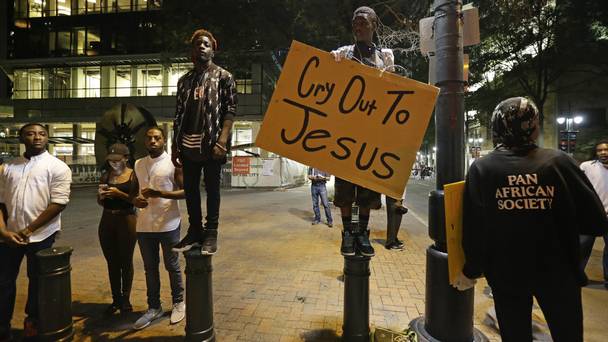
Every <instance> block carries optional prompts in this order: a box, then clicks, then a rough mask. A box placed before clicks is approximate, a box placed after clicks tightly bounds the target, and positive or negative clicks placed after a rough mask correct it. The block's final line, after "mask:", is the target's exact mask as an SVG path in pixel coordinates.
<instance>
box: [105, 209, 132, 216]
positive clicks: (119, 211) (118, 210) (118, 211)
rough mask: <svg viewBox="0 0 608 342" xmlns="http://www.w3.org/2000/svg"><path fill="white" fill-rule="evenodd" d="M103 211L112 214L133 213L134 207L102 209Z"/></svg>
mask: <svg viewBox="0 0 608 342" xmlns="http://www.w3.org/2000/svg"><path fill="white" fill-rule="evenodd" d="M103 212H104V213H108V214H112V215H132V214H135V208H131V209H104V210H103Z"/></svg>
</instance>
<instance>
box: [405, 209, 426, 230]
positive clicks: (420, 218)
mask: <svg viewBox="0 0 608 342" xmlns="http://www.w3.org/2000/svg"><path fill="white" fill-rule="evenodd" d="M409 214H412V216H414V218H415V219H416V220H418V221H419V222H420V223H422V224H423V225H425V226H426V227H428V226H429V222H428V221H427V220H425V219H424V218H422V217H421V216H419V215H418V214H416V213H415V212H414V211H413V210H412V208H410V211H409Z"/></svg>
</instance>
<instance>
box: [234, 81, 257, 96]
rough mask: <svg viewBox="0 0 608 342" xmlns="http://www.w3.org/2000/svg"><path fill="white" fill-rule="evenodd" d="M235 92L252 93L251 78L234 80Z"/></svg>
mask: <svg viewBox="0 0 608 342" xmlns="http://www.w3.org/2000/svg"><path fill="white" fill-rule="evenodd" d="M236 92H237V93H239V94H252V93H253V80H252V79H241V80H236Z"/></svg>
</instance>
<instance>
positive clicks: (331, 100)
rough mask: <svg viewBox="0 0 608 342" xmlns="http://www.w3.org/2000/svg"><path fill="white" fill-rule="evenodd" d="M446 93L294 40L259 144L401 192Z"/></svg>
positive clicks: (397, 195) (386, 190)
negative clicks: (440, 95) (338, 59)
mask: <svg viewBox="0 0 608 342" xmlns="http://www.w3.org/2000/svg"><path fill="white" fill-rule="evenodd" d="M438 93H439V89H438V88H436V87H433V86H430V85H428V84H425V83H421V82H417V81H414V80H410V79H407V78H405V77H401V76H398V75H395V74H392V73H389V72H384V71H382V70H379V69H374V68H371V67H367V66H364V65H361V64H359V63H357V62H353V61H350V60H344V61H341V62H335V61H334V58H333V57H332V56H331V55H330V54H329V53H327V52H324V51H321V50H318V49H315V48H313V47H311V46H308V45H305V44H302V43H300V42H297V41H294V42H293V43H292V44H291V48H290V50H289V55H288V56H287V60H286V61H285V65H284V67H283V71H282V72H281V77H280V78H279V81H278V84H277V88H276V89H275V91H274V94H273V96H272V99H271V102H270V105H269V107H268V110H267V112H266V115H265V116H264V122H263V124H262V128H261V130H260V132H259V134H258V136H257V140H256V145H257V146H259V147H262V148H264V149H266V150H268V151H272V152H274V153H277V154H280V155H282V156H285V157H287V158H290V159H293V160H296V161H298V162H300V163H303V164H306V165H310V166H314V167H316V168H319V169H321V170H324V171H327V172H329V173H331V174H334V175H336V176H337V177H340V178H342V179H346V180H348V181H351V182H353V183H355V184H359V185H362V186H364V187H367V188H369V189H372V190H375V191H377V192H380V193H383V194H386V195H389V196H391V197H394V198H401V196H402V195H403V189H404V188H405V184H406V182H407V180H408V178H409V175H410V172H411V168H412V164H413V163H414V161H415V158H416V152H417V151H418V149H419V147H420V143H421V141H422V137H423V136H424V132H425V130H426V127H427V125H428V122H429V118H430V116H431V112H432V110H433V107H434V105H435V100H436V98H437V94H438Z"/></svg>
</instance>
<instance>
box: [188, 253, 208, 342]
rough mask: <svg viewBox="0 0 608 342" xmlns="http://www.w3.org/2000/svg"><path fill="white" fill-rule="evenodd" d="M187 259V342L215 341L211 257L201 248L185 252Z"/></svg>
mask: <svg viewBox="0 0 608 342" xmlns="http://www.w3.org/2000/svg"><path fill="white" fill-rule="evenodd" d="M184 257H185V258H186V341H192V342H194V341H196V342H212V341H215V331H214V329H213V287H212V276H211V275H212V272H213V266H212V264H211V257H212V256H211V255H202V254H201V249H200V247H198V248H192V249H190V250H189V251H186V252H184Z"/></svg>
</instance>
